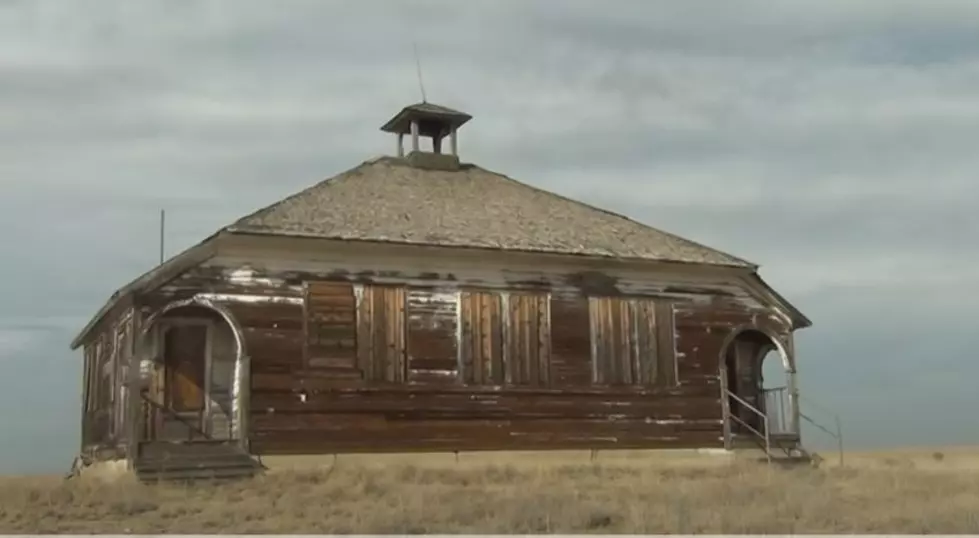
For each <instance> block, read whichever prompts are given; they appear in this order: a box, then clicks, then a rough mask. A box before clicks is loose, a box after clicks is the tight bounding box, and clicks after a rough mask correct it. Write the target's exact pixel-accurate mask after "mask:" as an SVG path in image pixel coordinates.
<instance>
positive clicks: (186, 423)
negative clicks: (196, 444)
mask: <svg viewBox="0 0 979 538" xmlns="http://www.w3.org/2000/svg"><path fill="white" fill-rule="evenodd" d="M147 392H149V391H147V390H146V389H143V390H140V391H139V396H140V398H142V399H143V401H144V402H146V403H148V404H150V406H152V407H153V408H154V409H157V410H159V411H163V413H164V414H166V415H167V416H169V417H171V418H175V419H177V421H179V422H180V423H182V424H183V425H184V426H187V429H188V433H187V440H188V441H190V440H191V439H193V437H194V436H193V434H194V433H195V432H196V433H199V434H201V435H202V436H203V437H204V438H205V439H208V440H211V441H213V440H214V438H213V437H211V436H210V435H208V433H207V432H205V431H204V429H203V428H200V427H198V426H197V425H195V424H193V423H191V422H190V421H188V420H187V419H185V418H184V417H182V416H180V413H177V412H176V411H174V410H173V409H170V408H169V407H167V406H165V405H160V403H159V402H157V401H155V400H153V399H152V398H150V397H149V396H147Z"/></svg>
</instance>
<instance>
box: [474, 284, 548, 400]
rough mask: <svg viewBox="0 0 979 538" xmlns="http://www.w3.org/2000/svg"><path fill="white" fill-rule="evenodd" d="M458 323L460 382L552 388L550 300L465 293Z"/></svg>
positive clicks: (538, 295)
mask: <svg viewBox="0 0 979 538" xmlns="http://www.w3.org/2000/svg"><path fill="white" fill-rule="evenodd" d="M459 319H460V320H461V327H460V331H459V333H460V339H461V345H460V349H459V357H460V362H461V363H462V376H461V377H462V378H463V380H464V381H465V382H466V383H467V384H473V385H527V386H537V387H540V386H547V385H548V384H549V380H550V365H549V364H548V361H549V359H550V348H551V346H550V343H551V342H550V331H549V324H548V301H547V296H546V295H543V294H531V293H502V294H500V293H492V292H480V291H466V292H463V293H462V294H461V296H460V301H459Z"/></svg>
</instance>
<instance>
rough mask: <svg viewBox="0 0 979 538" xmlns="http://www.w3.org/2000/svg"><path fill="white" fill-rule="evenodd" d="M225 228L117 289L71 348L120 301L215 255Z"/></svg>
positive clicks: (72, 342) (78, 343) (78, 344)
mask: <svg viewBox="0 0 979 538" xmlns="http://www.w3.org/2000/svg"><path fill="white" fill-rule="evenodd" d="M223 231H224V230H223V229H222V230H220V231H219V232H217V233H215V234H213V235H211V236H210V237H208V238H207V239H204V240H203V241H201V242H200V243H198V244H196V245H194V246H192V247H190V248H187V249H186V250H184V251H183V252H181V253H179V254H177V255H175V256H173V257H171V258H170V259H168V260H166V261H165V262H163V263H162V264H160V265H157V266H156V267H154V268H153V269H150V270H149V271H147V272H145V273H143V274H142V275H140V276H138V277H136V278H135V279H134V280H132V281H131V282H130V283H128V284H126V285H125V286H123V287H122V288H119V289H118V290H116V291H115V292H114V293H113V294H112V295H111V296H110V297H109V299H108V300H107V301H106V302H105V304H104V305H102V308H100V309H99V310H98V311H97V312H96V313H95V315H94V316H93V317H92V319H91V320H90V321H89V322H88V323H87V324H86V325H85V327H84V328H82V330H81V331H80V332H79V333H78V335H77V336H75V338H74V339H73V340H72V341H71V344H70V349H71V350H76V349H78V347H79V346H81V345H82V343H84V341H85V340H86V338H88V336H89V333H91V332H92V330H93V329H94V328H95V327H96V326H97V325H98V324H99V322H101V321H102V319H103V318H104V317H105V316H106V314H108V313H109V312H110V311H112V309H113V308H115V307H116V305H118V304H119V302H120V301H122V300H123V299H125V298H126V297H128V296H130V295H131V294H133V293H135V292H138V291H145V290H146V289H150V288H154V287H156V286H159V285H162V284H163V283H165V282H166V281H167V280H169V279H170V278H172V277H173V276H176V274H178V273H180V272H182V271H184V270H186V269H187V268H189V267H191V266H193V265H196V264H198V263H201V262H203V261H204V260H206V259H208V258H210V257H211V256H213V255H214V240H215V239H216V238H217V237H218V236H219V235H220V234H221V233H223Z"/></svg>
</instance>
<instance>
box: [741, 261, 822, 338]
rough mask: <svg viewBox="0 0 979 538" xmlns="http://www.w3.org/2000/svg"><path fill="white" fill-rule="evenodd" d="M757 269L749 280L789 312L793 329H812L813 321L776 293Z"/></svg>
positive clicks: (752, 272)
mask: <svg viewBox="0 0 979 538" xmlns="http://www.w3.org/2000/svg"><path fill="white" fill-rule="evenodd" d="M757 269H758V268H757V267H755V269H754V270H752V271H751V274H750V275H749V278H750V279H751V280H753V281H754V282H755V284H756V285H757V286H758V287H759V288H761V289H762V291H764V292H765V293H766V294H768V295H769V296H770V297H771V299H772V300H773V301H774V302H775V303H777V304H778V305H779V306H781V307H782V308H784V309H786V310H787V311H788V313H789V317H790V318H791V320H792V328H793V329H805V328H808V327H812V320H810V319H809V318H808V317H807V316H806V315H805V314H803V313H802V311H801V310H799V309H798V308H796V307H795V306H794V305H793V304H792V303H790V302H789V301H788V299H786V298H785V297H784V296H782V294H780V293H779V292H777V291H775V288H773V287H772V286H771V285H770V284H769V283H768V282H765V279H763V278H762V277H761V275H759V274H758V270H757Z"/></svg>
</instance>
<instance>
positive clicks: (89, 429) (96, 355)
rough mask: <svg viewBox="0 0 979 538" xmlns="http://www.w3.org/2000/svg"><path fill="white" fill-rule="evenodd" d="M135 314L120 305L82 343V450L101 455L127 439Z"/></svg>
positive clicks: (93, 454) (129, 307)
mask: <svg viewBox="0 0 979 538" xmlns="http://www.w3.org/2000/svg"><path fill="white" fill-rule="evenodd" d="M134 316H135V313H134V310H133V309H132V307H131V306H130V305H129V304H127V303H124V304H120V305H118V306H117V307H116V308H115V309H114V310H113V311H112V312H110V313H109V314H108V315H107V316H106V317H105V319H104V320H103V321H102V322H101V323H100V324H99V325H98V326H97V327H96V328H95V330H94V331H93V332H92V336H91V337H90V338H89V340H88V341H87V342H86V343H85V344H84V346H83V350H84V351H83V357H84V363H83V380H84V381H83V385H82V428H81V449H82V452H85V453H87V454H89V455H90V456H96V457H99V456H100V455H104V454H106V453H107V452H112V451H115V450H116V449H117V448H118V447H119V446H120V444H122V443H123V442H124V440H125V417H126V414H125V410H126V405H125V402H126V398H127V396H128V392H127V389H126V384H125V379H126V374H127V372H128V364H129V358H130V357H131V356H132V351H133V341H134V337H135V336H134V327H135V326H134V319H135V317H134Z"/></svg>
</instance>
